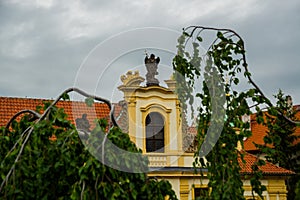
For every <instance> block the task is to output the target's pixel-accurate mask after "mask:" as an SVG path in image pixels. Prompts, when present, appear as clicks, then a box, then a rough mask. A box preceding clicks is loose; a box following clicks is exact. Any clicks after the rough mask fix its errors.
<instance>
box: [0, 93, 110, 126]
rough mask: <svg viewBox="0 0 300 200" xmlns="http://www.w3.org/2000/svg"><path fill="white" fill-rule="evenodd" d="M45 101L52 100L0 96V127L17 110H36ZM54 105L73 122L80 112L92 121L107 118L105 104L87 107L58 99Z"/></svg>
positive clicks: (83, 103)
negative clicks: (61, 109) (62, 110)
mask: <svg viewBox="0 0 300 200" xmlns="http://www.w3.org/2000/svg"><path fill="white" fill-rule="evenodd" d="M47 101H48V102H49V101H50V102H52V100H47V99H32V98H14V97H0V127H1V126H5V125H6V124H7V123H8V121H9V120H10V119H11V117H12V116H13V115H15V114H16V113H17V112H19V111H21V110H24V109H30V110H36V107H37V106H42V107H43V105H44V104H43V102H47ZM56 106H57V107H59V108H63V109H64V111H65V113H66V114H67V115H68V120H70V121H71V122H72V123H73V124H75V120H76V119H77V118H81V117H82V114H87V119H88V120H89V122H91V123H92V122H93V121H94V119H96V118H98V119H101V118H107V116H109V112H110V110H109V107H108V106H107V105H106V104H104V103H97V102H95V103H94V104H93V106H91V107H88V106H87V105H86V104H85V102H78V101H59V102H58V103H57V104H56Z"/></svg>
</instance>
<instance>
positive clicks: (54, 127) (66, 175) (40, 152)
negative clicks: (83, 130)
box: [0, 96, 177, 199]
mask: <svg viewBox="0 0 300 200" xmlns="http://www.w3.org/2000/svg"><path fill="white" fill-rule="evenodd" d="M66 97H67V96H66ZM47 106H49V104H47V105H46V107H47ZM100 121H101V123H99V124H98V125H97V126H96V127H95V129H94V130H93V131H92V132H91V135H92V136H95V137H91V138H92V139H89V140H88V142H90V143H91V144H94V145H99V144H98V143H99V142H98V143H96V142H95V141H94V140H93V139H95V138H97V136H99V132H100V131H103V130H107V127H105V126H106V125H107V122H104V121H103V120H100ZM28 127H32V129H33V130H32V133H31V135H30V137H28V141H27V143H26V145H23V144H24V142H25V140H26V137H27V136H28V134H29V131H25V130H28ZM24 131H25V134H24ZM51 138H52V139H51ZM107 138H108V139H109V140H110V141H112V143H113V144H114V145H116V146H118V147H119V148H122V149H124V150H126V151H130V152H134V153H138V154H140V156H141V158H140V159H139V160H131V162H129V163H128V167H132V166H131V165H133V166H134V165H140V166H142V167H143V168H147V167H148V160H147V158H146V157H142V154H141V150H139V149H137V147H136V146H135V144H134V143H132V142H131V141H130V138H129V136H128V134H124V133H122V132H121V130H120V129H119V128H117V127H114V128H112V129H111V130H110V131H109V133H107ZM98 141H99V138H98ZM0 143H1V148H0V160H1V165H0V180H1V182H3V180H5V178H6V176H7V173H8V172H9V170H10V169H11V168H12V169H13V171H12V174H11V176H10V177H9V178H8V181H7V182H6V183H5V184H4V185H3V188H2V190H1V191H0V199H164V197H165V196H169V197H170V199H177V198H176V195H175V192H174V191H173V190H172V188H171V184H170V183H169V182H167V181H164V180H161V181H158V180H155V179H151V178H149V177H148V176H147V174H145V173H126V172H122V171H118V170H115V169H112V168H110V167H107V166H105V165H103V164H102V163H101V162H99V161H98V160H97V159H96V158H94V157H93V156H92V155H91V154H90V153H89V151H88V150H87V149H86V148H85V146H84V145H83V143H82V141H81V140H80V137H79V136H78V133H77V131H76V128H75V126H74V125H73V124H71V123H70V121H68V120H67V116H66V114H65V113H64V111H63V109H61V108H56V107H52V108H51V111H50V113H49V114H48V115H47V118H46V119H44V120H41V121H39V122H38V123H35V122H30V121H28V116H24V117H23V118H22V119H21V120H20V121H19V122H16V121H14V122H13V123H12V129H10V130H5V129H4V128H1V132H0ZM22 146H24V149H23V151H22V153H21V154H20V155H21V157H20V158H19V159H18V161H17V162H16V163H15V160H16V158H17V156H18V154H19V153H20V151H21V149H22ZM121 156H122V155H118V156H114V157H111V158H110V159H115V160H116V162H117V161H118V159H119V158H120V157H121Z"/></svg>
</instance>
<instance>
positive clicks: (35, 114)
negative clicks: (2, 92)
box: [5, 109, 41, 130]
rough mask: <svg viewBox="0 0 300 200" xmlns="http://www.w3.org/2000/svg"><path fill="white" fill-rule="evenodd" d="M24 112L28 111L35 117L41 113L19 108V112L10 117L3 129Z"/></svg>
mask: <svg viewBox="0 0 300 200" xmlns="http://www.w3.org/2000/svg"><path fill="white" fill-rule="evenodd" d="M24 113H30V114H33V115H34V116H35V117H36V118H40V117H41V115H40V113H38V112H36V111H34V110H28V109H26V110H21V111H20V112H18V113H16V114H15V115H14V116H12V118H10V120H9V121H8V122H7V124H6V126H5V130H8V129H9V126H10V124H11V123H12V122H13V121H14V120H15V119H16V118H17V117H18V116H20V115H22V114H24Z"/></svg>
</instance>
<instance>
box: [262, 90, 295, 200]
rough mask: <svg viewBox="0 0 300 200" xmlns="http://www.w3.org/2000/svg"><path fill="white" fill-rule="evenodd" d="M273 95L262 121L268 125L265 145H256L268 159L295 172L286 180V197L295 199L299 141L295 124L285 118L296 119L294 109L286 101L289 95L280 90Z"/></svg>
mask: <svg viewBox="0 0 300 200" xmlns="http://www.w3.org/2000/svg"><path fill="white" fill-rule="evenodd" d="M275 97H276V99H277V102H276V106H274V107H270V108H269V109H268V112H267V114H266V120H265V123H264V124H265V125H266V126H267V127H268V132H267V135H266V136H265V137H264V142H265V145H258V147H260V149H261V150H262V152H264V153H266V155H267V156H266V158H267V160H268V161H270V162H272V163H274V164H278V165H279V166H280V167H283V168H286V169H289V170H292V171H294V172H296V173H297V174H296V176H293V177H291V178H290V179H289V180H288V181H287V189H288V199H295V189H296V187H295V186H296V183H297V181H298V180H299V178H300V165H299V163H298V162H299V152H300V143H296V141H297V140H298V139H299V136H297V135H295V134H294V133H295V130H296V124H295V123H292V122H290V121H289V120H287V119H286V118H289V119H290V120H293V121H296V120H297V119H296V116H295V115H296V110H294V109H293V107H292V103H291V102H288V98H289V97H288V96H284V94H283V92H282V91H281V90H279V92H278V94H277V95H275Z"/></svg>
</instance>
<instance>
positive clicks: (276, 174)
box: [118, 71, 290, 200]
mask: <svg viewBox="0 0 300 200" xmlns="http://www.w3.org/2000/svg"><path fill="white" fill-rule="evenodd" d="M121 80H122V82H123V84H122V85H121V86H119V87H118V88H119V90H120V91H122V92H123V93H124V101H125V103H126V104H127V112H126V114H127V117H126V120H127V123H128V127H127V132H128V134H129V135H130V138H131V140H132V141H133V142H135V144H136V145H137V146H138V147H139V148H140V149H142V150H143V153H144V154H145V155H147V156H148V158H149V161H150V164H149V167H150V172H149V173H148V175H149V176H150V177H156V178H158V179H166V180H168V181H169V182H170V183H171V184H172V187H173V189H174V190H175V192H176V195H177V197H178V198H179V199H181V200H190V199H195V197H197V196H201V195H202V194H204V193H207V192H209V188H208V179H207V178H206V175H207V171H206V170H205V169H203V171H202V177H201V175H200V173H197V174H196V173H195V172H194V168H193V167H192V166H193V165H192V163H193V160H194V157H193V156H194V153H191V152H187V151H186V150H185V148H186V144H184V138H183V137H184V135H185V134H186V133H184V131H183V130H187V127H185V123H184V119H183V117H182V115H181V110H180V104H179V100H178V97H177V95H176V94H175V91H174V90H175V81H174V80H172V79H170V80H166V81H165V83H166V84H167V85H168V87H162V86H159V85H158V84H154V85H149V86H140V84H141V83H142V82H143V81H144V80H145V79H144V78H143V77H141V76H140V75H139V72H137V71H135V72H131V71H129V72H128V73H127V74H126V75H123V76H122V77H121ZM188 145H192V144H188ZM247 155H248V154H247ZM253 158H255V157H254V156H253V155H250V154H249V155H248V156H246V161H247V162H248V161H249V163H248V164H246V165H245V166H242V169H243V170H242V171H243V173H244V174H247V173H249V169H248V168H249V167H250V169H251V166H249V164H250V161H251V159H253ZM289 175H290V173H289V171H288V170H285V169H283V168H279V167H277V166H275V165H272V164H271V163H267V165H266V168H265V169H264V179H263V180H262V183H263V185H265V186H266V187H267V191H265V192H264V194H263V196H264V199H266V200H284V199H286V194H287V190H286V185H285V180H286V179H287V178H288V177H289ZM244 177H245V176H244ZM243 182H244V189H245V192H244V195H245V198H246V199H253V196H252V192H251V184H250V180H248V179H246V178H245V179H244V180H243ZM255 199H259V198H258V197H257V196H255Z"/></svg>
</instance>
